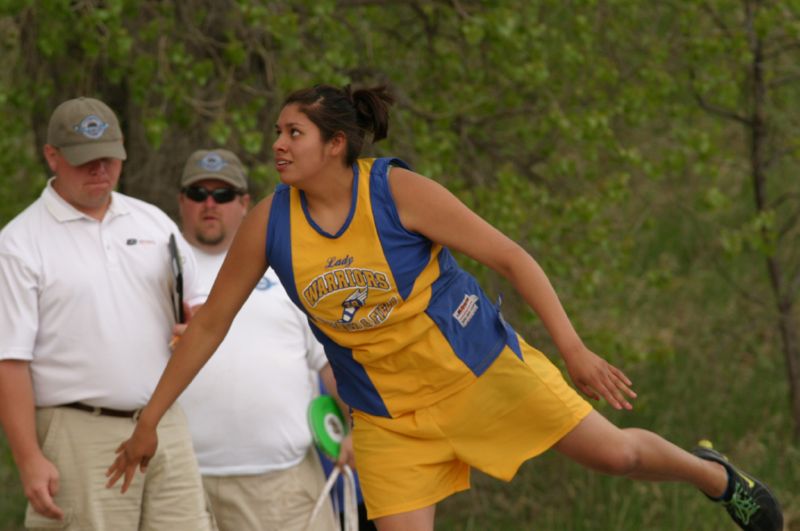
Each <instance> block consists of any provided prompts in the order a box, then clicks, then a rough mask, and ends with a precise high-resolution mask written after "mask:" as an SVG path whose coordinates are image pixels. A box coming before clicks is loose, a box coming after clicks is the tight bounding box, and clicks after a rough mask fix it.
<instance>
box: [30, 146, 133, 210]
mask: <svg viewBox="0 0 800 531" xmlns="http://www.w3.org/2000/svg"><path fill="white" fill-rule="evenodd" d="M44 156H45V159H47V164H48V165H49V166H50V169H51V170H52V171H53V174H55V176H56V178H55V180H54V181H53V188H54V189H55V191H56V192H57V193H58V195H60V196H61V197H62V198H64V200H65V201H66V202H67V203H69V204H70V205H72V206H73V207H75V208H76V209H78V210H80V211H81V212H83V213H84V214H86V215H87V216H91V217H93V218H96V219H102V217H103V216H104V215H105V212H106V210H107V209H108V205H109V204H110V201H111V192H112V191H113V190H114V188H115V187H116V186H117V182H119V175H120V173H122V161H121V160H119V159H112V158H102V159H95V160H90V161H89V162H87V163H85V164H81V165H80V166H73V165H71V164H70V163H69V162H68V161H67V159H65V158H64V156H63V155H62V154H61V152H60V151H59V150H58V148H55V147H53V146H51V145H45V146H44Z"/></svg>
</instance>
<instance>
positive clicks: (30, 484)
mask: <svg viewBox="0 0 800 531" xmlns="http://www.w3.org/2000/svg"><path fill="white" fill-rule="evenodd" d="M17 466H18V468H19V475H20V479H21V480H22V487H23V489H24V490H25V496H26V497H27V498H28V501H29V502H30V504H31V507H33V510H34V511H36V512H37V513H39V514H41V515H43V516H46V517H47V518H53V519H55V520H61V519H63V518H64V511H62V510H61V508H60V507H59V506H58V505H56V502H55V501H54V500H53V496H55V495H56V494H58V488H59V474H58V469H57V468H56V467H55V465H54V464H53V463H51V462H50V461H49V460H48V459H47V458H46V457H45V456H44V455H43V454H42V453H41V452H39V453H37V454H36V455H34V456H33V457H31V458H30V459H28V460H26V461H23V462H20V463H17Z"/></svg>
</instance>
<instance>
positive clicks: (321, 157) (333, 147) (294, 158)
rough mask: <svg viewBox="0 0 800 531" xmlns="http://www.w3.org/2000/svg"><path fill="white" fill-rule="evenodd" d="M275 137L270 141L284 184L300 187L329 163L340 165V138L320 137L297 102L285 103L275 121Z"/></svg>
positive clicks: (317, 129) (315, 127)
mask: <svg viewBox="0 0 800 531" xmlns="http://www.w3.org/2000/svg"><path fill="white" fill-rule="evenodd" d="M275 134H276V136H277V138H276V139H275V143H273V144H272V152H273V154H274V155H275V168H276V169H277V170H278V173H279V174H280V177H281V181H282V182H284V183H285V184H289V185H293V186H296V187H298V188H303V184H304V183H307V182H308V181H309V179H310V178H313V177H314V176H315V175H318V174H320V173H323V172H324V171H325V170H326V169H327V168H328V167H330V165H336V166H342V164H343V162H342V154H341V151H342V150H341V148H340V147H339V144H340V143H341V139H339V138H334V139H333V140H331V141H328V142H325V141H323V140H322V136H321V134H320V131H319V128H318V127H317V126H316V125H315V124H314V122H312V121H311V120H310V119H309V118H308V116H306V114H305V113H303V112H301V111H300V109H299V107H298V105H297V104H290V105H287V106H285V107H284V108H283V110H281V114H280V116H278V123H276V124H275Z"/></svg>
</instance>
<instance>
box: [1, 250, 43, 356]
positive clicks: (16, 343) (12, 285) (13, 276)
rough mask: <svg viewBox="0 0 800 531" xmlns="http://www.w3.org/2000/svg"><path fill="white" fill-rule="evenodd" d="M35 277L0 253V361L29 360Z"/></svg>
mask: <svg viewBox="0 0 800 531" xmlns="http://www.w3.org/2000/svg"><path fill="white" fill-rule="evenodd" d="M38 284H39V283H38V275H37V274H36V272H35V271H33V269H31V268H30V267H28V266H27V265H26V264H25V263H24V262H23V261H22V259H20V258H19V257H17V256H14V255H12V254H10V253H8V251H7V250H5V249H2V250H0V294H1V295H0V359H16V360H32V359H33V347H34V345H35V343H36V334H37V332H38V331H39V287H38Z"/></svg>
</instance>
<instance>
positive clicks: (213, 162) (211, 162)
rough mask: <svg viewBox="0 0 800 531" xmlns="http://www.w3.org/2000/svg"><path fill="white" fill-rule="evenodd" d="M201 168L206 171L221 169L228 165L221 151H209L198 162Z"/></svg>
mask: <svg viewBox="0 0 800 531" xmlns="http://www.w3.org/2000/svg"><path fill="white" fill-rule="evenodd" d="M198 164H199V165H200V167H201V168H203V169H204V170H206V171H219V170H221V169H222V168H224V167H225V166H226V164H227V163H226V162H225V159H223V158H222V157H221V156H220V155H219V153H209V154H208V155H206V156H205V157H203V158H202V159H200V162H198Z"/></svg>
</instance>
